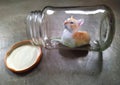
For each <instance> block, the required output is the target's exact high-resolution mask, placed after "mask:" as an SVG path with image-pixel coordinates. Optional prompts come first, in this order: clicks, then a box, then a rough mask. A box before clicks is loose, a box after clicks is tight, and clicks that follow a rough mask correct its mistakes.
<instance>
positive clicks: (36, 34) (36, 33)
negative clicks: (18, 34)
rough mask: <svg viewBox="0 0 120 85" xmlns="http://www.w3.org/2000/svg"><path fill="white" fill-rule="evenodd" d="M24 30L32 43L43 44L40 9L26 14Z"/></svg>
mask: <svg viewBox="0 0 120 85" xmlns="http://www.w3.org/2000/svg"><path fill="white" fill-rule="evenodd" d="M26 32H27V36H28V39H30V40H31V43H32V44H33V45H39V46H41V45H43V46H44V43H43V40H42V34H41V11H32V12H31V13H30V14H29V15H28V16H27V28H26Z"/></svg>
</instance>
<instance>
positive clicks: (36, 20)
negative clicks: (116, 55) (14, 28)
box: [27, 5, 115, 51]
mask: <svg viewBox="0 0 120 85" xmlns="http://www.w3.org/2000/svg"><path fill="white" fill-rule="evenodd" d="M114 32H115V20H114V14H113V12H112V10H111V9H110V8H109V7H107V6H105V5H99V6H78V7H50V6H49V7H45V8H44V9H43V10H42V11H32V12H31V13H30V14H29V15H28V16H27V34H28V37H29V38H30V39H31V42H32V43H33V44H34V45H40V46H43V47H45V48H47V49H71V50H88V51H89V50H91V51H103V50H105V49H107V48H108V47H109V46H110V44H111V42H112V39H113V36H114Z"/></svg>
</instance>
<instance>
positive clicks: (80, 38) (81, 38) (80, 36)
mask: <svg viewBox="0 0 120 85" xmlns="http://www.w3.org/2000/svg"><path fill="white" fill-rule="evenodd" d="M72 37H73V39H75V42H76V45H77V46H78V45H85V44H89V41H90V36H89V34H88V33H87V32H85V31H80V32H75V33H73V36H72Z"/></svg>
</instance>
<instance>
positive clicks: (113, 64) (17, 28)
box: [0, 0, 120, 85]
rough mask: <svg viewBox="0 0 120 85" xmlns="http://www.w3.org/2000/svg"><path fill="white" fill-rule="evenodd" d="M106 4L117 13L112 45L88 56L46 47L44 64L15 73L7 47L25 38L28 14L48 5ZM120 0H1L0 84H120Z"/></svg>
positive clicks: (42, 62) (42, 61)
mask: <svg viewBox="0 0 120 85" xmlns="http://www.w3.org/2000/svg"><path fill="white" fill-rule="evenodd" d="M96 4H106V5H108V6H109V7H111V8H112V10H113V12H114V14H115V21H116V32H115V36H114V39H113V42H112V45H111V47H109V48H108V49H107V50H105V51H104V52H102V53H99V52H88V54H87V56H86V55H85V57H76V58H73V57H68V56H70V55H71V56H74V55H73V54H70V53H69V52H64V53H63V52H61V51H58V50H46V49H43V53H44V55H43V58H42V60H41V62H40V64H39V65H38V66H37V68H35V69H34V70H32V71H31V72H29V73H27V74H22V75H18V74H14V73H12V72H11V71H9V70H8V69H7V68H6V67H5V64H4V56H5V53H6V51H7V50H8V49H9V48H10V46H11V45H12V44H14V43H15V42H18V41H21V40H25V39H27V37H26V31H25V28H26V24H25V18H26V16H27V14H28V13H29V12H30V11H32V10H41V9H43V8H44V7H45V6H48V5H49V6H83V5H96ZM119 5H120V1H119V0H0V85H120V49H119V48H120V43H119V41H120V33H119V32H120V29H119V27H120V9H119Z"/></svg>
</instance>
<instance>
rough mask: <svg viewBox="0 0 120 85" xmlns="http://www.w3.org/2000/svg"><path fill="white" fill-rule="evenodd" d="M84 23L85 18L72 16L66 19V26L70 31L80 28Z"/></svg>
mask: <svg viewBox="0 0 120 85" xmlns="http://www.w3.org/2000/svg"><path fill="white" fill-rule="evenodd" d="M83 23H84V20H83V19H80V20H77V19H75V18H73V16H71V17H70V18H68V19H67V20H65V21H64V26H65V28H66V29H67V30H68V31H70V32H72V31H74V30H77V29H79V28H80V26H81V25H82V24H83Z"/></svg>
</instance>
